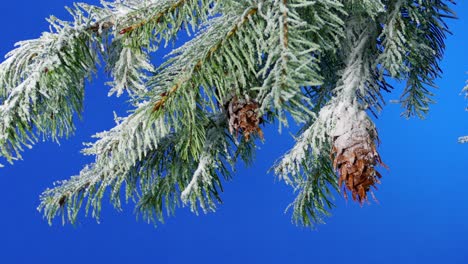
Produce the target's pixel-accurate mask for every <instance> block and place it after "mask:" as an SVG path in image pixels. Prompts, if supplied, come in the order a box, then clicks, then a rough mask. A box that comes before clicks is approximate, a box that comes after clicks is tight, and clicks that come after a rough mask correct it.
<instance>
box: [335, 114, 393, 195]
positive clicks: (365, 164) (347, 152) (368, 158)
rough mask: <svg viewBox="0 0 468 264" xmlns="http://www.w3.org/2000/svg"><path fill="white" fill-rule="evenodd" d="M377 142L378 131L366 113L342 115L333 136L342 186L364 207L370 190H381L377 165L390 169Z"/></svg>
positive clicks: (336, 164) (339, 182)
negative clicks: (383, 161) (381, 156)
mask: <svg viewBox="0 0 468 264" xmlns="http://www.w3.org/2000/svg"><path fill="white" fill-rule="evenodd" d="M376 141H378V138H377V131H376V130H375V128H374V126H373V124H372V123H371V121H370V120H369V118H368V116H367V114H366V112H365V111H363V110H355V109H347V110H346V111H344V112H343V115H342V116H339V118H338V122H337V127H336V129H335V131H334V133H333V149H332V158H333V167H334V169H335V170H337V171H338V173H339V179H338V185H339V186H340V188H341V187H342V188H343V190H344V195H345V197H347V191H349V192H351V194H352V198H353V200H354V201H358V202H359V203H361V204H362V203H363V202H364V201H366V200H367V193H368V192H369V191H370V188H371V187H374V188H377V187H376V186H375V185H376V184H377V183H380V181H379V179H380V178H381V177H382V176H381V174H380V173H379V172H378V171H376V170H375V166H377V165H382V166H384V167H386V166H385V164H383V163H382V160H381V159H380V155H379V153H378V152H377V149H376V143H375V142H376ZM343 185H344V186H343ZM371 194H372V193H371ZM372 195H373V194H372Z"/></svg>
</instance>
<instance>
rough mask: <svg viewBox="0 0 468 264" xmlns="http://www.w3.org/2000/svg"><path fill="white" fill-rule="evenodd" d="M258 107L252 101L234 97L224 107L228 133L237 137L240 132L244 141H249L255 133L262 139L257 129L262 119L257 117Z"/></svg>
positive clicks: (261, 134) (261, 133)
mask: <svg viewBox="0 0 468 264" xmlns="http://www.w3.org/2000/svg"><path fill="white" fill-rule="evenodd" d="M258 107H259V104H258V103H257V102H255V101H254V100H249V99H242V98H241V99H239V98H238V97H237V96H234V97H233V98H232V99H231V100H230V101H229V103H228V104H227V107H226V110H227V115H228V118H229V132H231V134H232V135H235V136H236V137H237V136H238V134H239V131H240V132H241V133H242V134H243V136H244V137H245V139H246V140H249V139H250V136H251V135H252V134H255V133H256V134H258V136H259V137H260V138H262V139H263V132H262V130H261V129H260V127H259V125H260V124H261V123H262V118H261V117H259V116H258V115H257V109H258Z"/></svg>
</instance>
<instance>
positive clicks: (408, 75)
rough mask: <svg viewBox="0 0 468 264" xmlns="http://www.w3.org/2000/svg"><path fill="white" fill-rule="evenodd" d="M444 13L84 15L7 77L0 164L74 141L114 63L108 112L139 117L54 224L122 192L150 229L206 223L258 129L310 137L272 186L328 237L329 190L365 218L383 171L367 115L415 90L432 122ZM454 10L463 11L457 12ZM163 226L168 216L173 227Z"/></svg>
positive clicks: (58, 26) (208, 10)
mask: <svg viewBox="0 0 468 264" xmlns="http://www.w3.org/2000/svg"><path fill="white" fill-rule="evenodd" d="M450 2H452V1H442V0H440V1H437V0H431V1H429V0H372V1H371V0H361V1H355V0H352V1H348V0H321V1H316V0H268V1H266V0H240V1H239V0H236V1H231V0H223V1H219V0H218V1H216V0H116V1H113V2H108V1H101V5H100V6H94V5H88V4H83V3H80V4H75V5H74V6H73V7H72V8H69V9H68V10H69V12H70V14H71V15H72V17H73V20H72V21H70V22H67V21H62V20H59V19H57V18H55V17H51V18H50V19H49V21H50V23H51V25H52V27H51V28H52V31H51V32H45V33H43V34H42V36H41V37H39V38H38V39H33V40H28V41H22V42H19V43H18V44H17V47H16V49H14V50H13V51H11V52H10V53H8V54H7V57H6V60H5V61H4V62H3V63H2V64H0V103H1V105H0V156H1V157H3V158H4V159H5V160H6V161H7V162H10V163H12V162H14V161H15V160H18V159H21V152H22V151H23V149H24V147H28V148H30V147H32V145H33V144H34V143H36V142H37V140H38V139H39V138H41V137H42V138H50V139H52V140H53V141H57V140H58V139H59V138H61V137H63V136H66V137H68V136H70V135H71V134H73V131H74V125H73V122H72V121H73V118H74V116H75V115H80V113H81V111H82V108H83V91H84V83H85V82H84V80H85V79H86V78H89V79H90V78H91V77H92V76H93V74H94V73H95V72H96V70H97V65H99V64H101V63H104V64H105V65H106V67H105V70H106V71H108V72H109V73H110V76H111V77H112V78H113V80H112V81H111V82H110V83H109V85H110V87H111V88H110V91H109V96H111V95H113V94H116V95H117V96H120V95H121V94H123V93H127V94H128V95H129V96H130V97H131V98H132V100H131V102H132V106H133V109H134V110H132V111H131V112H130V113H129V115H128V116H127V117H124V118H116V122H117V124H116V126H115V127H114V128H112V129H111V130H109V131H104V132H101V133H98V134H96V137H97V138H98V140H97V141H96V142H94V143H90V144H88V146H87V148H86V149H84V150H83V153H84V154H85V155H93V156H95V162H94V163H92V164H89V165H87V166H86V167H85V168H84V169H83V170H81V172H80V173H79V174H78V175H77V176H73V177H72V178H71V179H69V180H65V181H62V182H60V183H58V185H57V186H56V187H54V188H52V189H48V190H46V191H45V192H44V193H43V194H42V196H41V204H40V206H39V210H41V211H42V212H43V213H44V215H45V217H46V218H47V219H48V221H49V222H50V223H51V222H52V220H53V218H54V217H56V216H57V215H61V216H62V219H63V221H67V220H68V221H70V222H75V221H77V217H78V215H79V212H80V209H81V208H82V206H83V202H85V201H86V202H85V205H84V207H85V208H84V210H85V211H86V212H87V213H91V214H92V216H93V217H95V218H96V219H98V218H99V214H100V210H101V203H102V199H103V197H104V196H105V195H104V194H105V191H106V190H110V201H111V203H112V204H113V205H114V206H115V207H116V208H117V209H120V208H121V192H122V189H123V188H124V189H125V191H124V192H125V197H126V199H127V200H128V199H132V200H133V201H135V202H136V207H137V212H138V213H139V214H141V215H142V216H143V217H144V218H145V219H146V220H148V221H156V222H157V221H163V220H164V216H165V215H167V214H169V215H170V214H173V213H174V210H175V209H176V208H177V207H178V206H181V205H188V206H190V208H191V210H192V211H194V212H198V211H199V209H201V210H203V211H204V212H208V211H213V210H215V209H216V205H217V203H219V202H220V201H221V197H220V193H221V191H222V183H223V181H224V180H228V179H230V177H231V173H232V171H233V168H234V166H235V164H236V163H237V161H238V160H239V159H242V160H244V161H245V162H247V163H249V162H251V161H252V159H253V152H254V150H255V145H256V144H258V143H259V141H258V140H259V139H263V138H264V135H263V132H262V129H261V126H264V125H267V124H268V123H273V121H274V120H278V121H279V124H280V129H282V127H287V125H288V122H291V121H294V122H296V123H297V124H299V125H301V126H302V129H301V130H300V131H301V132H300V134H299V135H298V136H297V138H296V141H297V143H296V145H295V146H294V147H293V148H292V149H291V150H290V151H289V152H288V153H286V154H285V156H284V157H283V158H281V159H280V160H279V161H278V162H277V163H276V165H275V166H274V171H275V172H276V174H277V175H278V177H280V178H281V179H283V180H284V181H285V182H286V183H287V184H289V185H291V186H292V187H293V188H294V190H295V191H296V192H297V198H296V199H295V200H294V202H293V203H292V204H291V206H290V208H292V210H293V220H294V221H295V222H296V223H298V224H302V225H305V226H313V225H314V224H315V223H319V222H322V221H323V219H322V218H323V216H324V215H327V214H328V213H329V211H330V209H331V208H332V207H333V202H332V200H333V190H335V191H337V192H342V193H343V194H344V195H345V196H347V193H350V194H351V198H352V199H353V200H356V201H358V202H360V203H361V204H362V203H364V202H366V201H367V200H368V195H369V194H370V193H372V188H374V187H375V186H376V184H378V183H379V182H380V177H381V175H380V174H379V172H378V171H377V170H378V169H377V167H378V166H379V165H383V166H384V164H383V163H382V160H381V158H380V155H379V154H378V151H377V147H378V135H377V128H376V127H375V125H374V123H373V121H372V118H371V117H370V116H369V114H373V115H377V114H378V113H379V111H380V110H381V109H382V107H383V105H384V104H383V100H382V93H383V92H391V90H392V87H391V86H390V85H389V84H388V80H389V79H392V78H393V79H396V80H398V81H404V82H406V86H405V89H404V91H403V93H402V95H401V104H402V107H403V109H404V112H403V115H404V116H405V117H411V116H414V115H416V116H419V117H423V116H424V114H425V113H426V112H427V111H428V108H429V104H430V103H432V102H433V100H432V99H431V95H432V94H431V92H430V90H429V88H430V87H431V86H434V80H435V78H437V77H438V76H439V75H440V68H439V66H438V63H439V61H440V59H441V58H442V55H443V51H444V48H445V46H444V39H445V35H446V34H447V32H448V28H447V26H446V24H445V20H446V19H448V18H454V17H455V15H454V14H453V12H452V11H451V10H450V8H449V5H450V4H451V3H450ZM452 3H453V2H452ZM182 30H184V31H186V32H192V33H196V35H195V37H193V38H191V40H189V41H187V42H186V43H185V44H184V45H183V46H182V47H180V48H177V49H174V50H173V51H172V52H171V53H170V54H169V55H168V56H167V57H166V60H165V62H164V63H162V64H161V65H153V64H152V63H151V53H152V52H154V51H156V50H157V49H158V48H159V47H160V46H161V45H167V44H168V43H171V42H172V41H174V40H175V38H176V37H177V36H178V34H179V33H180V32H181V31H182ZM165 212H167V213H165Z"/></svg>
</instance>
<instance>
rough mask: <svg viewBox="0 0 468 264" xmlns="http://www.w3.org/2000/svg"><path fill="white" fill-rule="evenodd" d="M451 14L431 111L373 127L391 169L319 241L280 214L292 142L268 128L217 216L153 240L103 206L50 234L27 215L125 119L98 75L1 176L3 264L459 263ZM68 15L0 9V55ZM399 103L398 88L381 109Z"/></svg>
mask: <svg viewBox="0 0 468 264" xmlns="http://www.w3.org/2000/svg"><path fill="white" fill-rule="evenodd" d="M93 2H94V3H96V2H97V1H91V3H93ZM458 2H459V4H458V5H457V6H456V7H455V10H456V11H457V13H458V14H459V17H460V19H459V20H457V21H451V22H450V23H449V24H450V27H451V29H452V31H453V33H454V35H453V36H450V37H449V39H448V41H447V52H446V56H445V59H444V60H443V62H442V68H443V70H444V75H443V78H442V79H440V80H438V82H437V83H438V85H439V86H440V87H441V88H440V89H439V90H436V91H435V93H436V95H437V97H436V100H437V101H438V103H437V104H436V105H433V106H432V108H431V112H430V114H429V115H428V117H427V119H426V120H424V121H421V120H417V119H412V120H405V119H403V118H401V117H400V112H401V109H400V106H399V105H394V104H388V105H387V107H386V108H385V109H384V111H383V112H382V114H381V115H380V117H379V119H378V120H377V121H376V122H377V126H378V129H379V133H380V138H381V141H382V143H381V146H380V152H381V155H382V157H383V159H384V162H385V163H386V164H387V165H389V167H390V170H388V171H384V178H383V180H382V184H381V185H380V186H379V190H378V191H377V192H376V196H377V197H378V200H379V203H378V204H376V203H372V204H371V205H365V206H364V207H362V208H360V206H359V205H356V204H354V203H352V202H346V201H344V199H342V198H341V197H337V200H336V204H337V208H335V209H334V210H333V211H332V213H333V216H332V217H331V218H328V219H327V223H326V224H325V225H320V226H318V228H317V230H315V231H312V230H309V229H305V228H300V227H296V226H294V225H293V224H291V222H290V214H289V213H286V214H284V209H285V208H286V206H287V205H288V204H289V203H290V202H291V201H292V200H293V198H294V195H293V194H292V192H291V189H290V188H289V187H287V186H285V185H284V184H283V183H282V182H278V181H277V180H275V178H274V176H273V175H271V174H267V173H266V172H267V170H268V168H269V167H270V166H271V165H272V164H273V162H274V161H275V160H276V159H277V158H278V157H280V156H281V155H282V154H283V153H284V152H285V151H286V150H287V149H288V148H289V147H291V146H292V143H293V142H292V140H291V138H290V137H289V135H288V133H283V135H278V134H277V132H276V128H274V127H272V128H270V129H267V133H266V143H265V144H263V145H260V149H259V151H258V155H257V160H256V163H255V164H254V165H253V166H252V167H250V168H246V167H245V166H244V165H243V164H240V165H239V166H238V167H239V169H238V172H237V174H236V175H235V177H234V179H233V181H232V182H229V183H226V184H225V193H224V194H223V199H224V204H223V205H220V206H219V210H218V211H217V212H216V213H213V214H208V215H200V216H196V215H193V214H191V213H190V212H189V210H188V209H187V208H183V209H179V210H178V212H177V214H176V217H172V218H169V219H168V220H167V223H166V224H164V225H160V226H158V227H157V228H154V227H153V226H152V225H149V224H146V223H145V222H143V221H141V220H140V221H136V220H135V215H134V214H133V212H132V208H133V205H128V206H126V207H125V210H124V211H123V212H117V211H115V210H114V209H113V208H112V206H110V205H109V204H108V203H107V202H105V205H104V208H103V215H102V221H101V223H100V224H97V223H96V222H95V221H94V220H93V219H89V218H81V222H80V224H79V225H78V226H76V227H74V226H71V225H66V226H62V225H61V223H60V221H56V222H55V224H54V225H53V226H52V227H50V226H48V225H47V223H46V221H44V220H43V219H42V216H41V215H40V213H39V212H37V211H36V207H37V205H38V196H39V194H40V193H41V192H42V191H43V190H44V189H45V188H47V187H51V186H52V182H54V181H56V180H60V179H67V178H68V177H69V176H70V175H74V174H77V173H78V171H79V169H81V167H82V166H83V165H84V164H86V163H88V162H90V161H91V160H90V159H87V158H85V157H83V156H82V155H81V154H80V153H79V150H80V149H81V148H82V145H81V142H83V141H91V139H90V136H91V135H92V134H94V133H95V132H98V131H101V130H105V129H109V128H111V127H112V126H113V125H114V121H113V114H112V111H113V110H114V109H117V110H118V113H119V114H120V115H124V114H125V112H124V108H125V107H123V106H122V105H124V103H125V100H124V99H123V98H119V99H116V98H115V97H111V98H108V97H107V92H108V89H109V88H108V87H106V86H105V85H104V82H105V81H106V78H105V76H103V75H102V74H101V75H100V76H99V77H98V78H97V79H96V80H95V82H93V84H91V85H88V87H87V90H86V102H85V112H84V117H83V120H82V121H80V122H78V123H77V126H78V131H77V133H76V135H75V136H74V137H73V138H71V139H69V140H62V142H61V145H60V146H58V145H57V144H53V143H50V142H45V143H39V144H37V145H36V146H35V147H34V148H33V149H32V150H28V151H26V152H25V153H24V161H20V162H17V163H16V164H15V165H14V166H7V167H6V168H3V169H1V170H0V186H1V187H0V188H1V190H0V212H1V217H0V263H70V264H71V263H182V262H191V263H309V262H310V263H468V223H467V220H466V218H467V217H468V193H467V191H466V188H467V186H468V177H466V176H467V175H466V174H467V171H468V163H467V162H466V161H467V159H468V145H461V144H458V143H457V137H458V136H462V135H465V134H468V113H467V112H464V108H465V106H466V105H467V101H466V100H465V98H464V97H463V96H462V95H461V94H460V91H461V89H462V87H463V86H464V85H465V80H466V79H468V75H467V74H466V72H467V71H468V48H467V45H468V3H467V2H466V1H458ZM70 4H71V1H57V0H55V1H33V0H17V1H3V2H2V4H1V5H0V11H1V15H0V36H1V42H0V55H1V56H3V55H4V54H6V53H7V52H8V51H9V50H10V49H11V48H12V47H13V44H14V43H15V42H16V41H19V40H24V39H30V38H36V37H38V36H39V33H40V32H42V31H44V30H47V28H48V27H47V23H46V22H45V20H44V18H45V17H47V16H49V15H51V14H55V15H57V16H58V17H65V18H67V17H68V16H67V15H66V13H65V11H64V9H63V6H64V5H70ZM400 93H401V86H400V87H397V89H396V91H395V92H394V93H393V94H391V95H389V96H387V99H388V100H390V99H398V97H399V94H400Z"/></svg>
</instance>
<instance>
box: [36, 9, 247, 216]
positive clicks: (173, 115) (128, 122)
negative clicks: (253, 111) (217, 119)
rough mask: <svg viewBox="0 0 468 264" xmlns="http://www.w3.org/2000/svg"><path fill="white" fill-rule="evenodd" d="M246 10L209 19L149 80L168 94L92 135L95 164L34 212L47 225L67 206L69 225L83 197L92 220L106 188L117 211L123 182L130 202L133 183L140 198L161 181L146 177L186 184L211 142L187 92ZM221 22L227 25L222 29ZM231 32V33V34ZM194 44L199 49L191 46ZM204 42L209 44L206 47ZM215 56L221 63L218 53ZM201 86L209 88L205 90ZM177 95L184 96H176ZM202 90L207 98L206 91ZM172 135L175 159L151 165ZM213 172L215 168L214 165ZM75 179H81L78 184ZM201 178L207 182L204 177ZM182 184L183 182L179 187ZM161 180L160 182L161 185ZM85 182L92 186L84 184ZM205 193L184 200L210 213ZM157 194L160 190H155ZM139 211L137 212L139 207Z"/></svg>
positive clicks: (194, 95)
mask: <svg viewBox="0 0 468 264" xmlns="http://www.w3.org/2000/svg"><path fill="white" fill-rule="evenodd" d="M243 9H244V8H243ZM251 10H253V9H252V8H247V9H246V11H242V13H240V14H244V15H241V16H239V15H234V14H231V15H229V14H226V15H225V16H224V17H220V18H216V19H214V20H213V24H212V30H211V31H210V32H207V33H205V34H203V35H200V36H201V37H200V38H197V39H195V40H193V41H192V42H190V43H188V44H186V45H185V46H184V47H182V48H181V49H180V50H181V51H183V52H182V53H181V54H180V55H178V56H176V57H175V58H174V59H172V60H169V61H168V62H167V65H166V66H165V67H164V68H162V70H161V71H160V72H158V74H157V75H155V77H154V79H153V80H152V84H151V86H150V87H151V88H152V91H153V92H155V93H159V92H161V91H167V89H168V88H169V87H172V88H171V90H170V91H172V92H170V91H169V92H166V94H162V95H159V96H154V97H153V99H152V100H151V101H148V102H146V103H144V104H143V105H140V106H139V107H138V110H137V112H135V113H134V114H132V115H131V116H129V117H127V118H126V119H124V121H123V122H121V123H120V124H119V125H118V126H117V127H115V128H113V129H112V130H110V131H109V132H103V133H101V134H98V135H97V136H98V137H100V138H101V139H100V140H99V141H97V142H96V143H94V144H92V145H90V148H88V149H86V150H84V153H85V154H88V155H95V156H96V162H95V163H94V164H93V165H91V166H88V167H87V168H85V169H84V170H83V171H82V172H81V173H80V175H79V176H78V177H74V178H72V179H76V180H71V181H65V182H63V183H62V184H61V185H60V186H59V187H57V188H54V189H52V190H48V191H46V192H45V193H44V194H43V195H42V198H41V200H42V204H41V206H40V207H39V210H43V211H44V213H45V215H46V216H47V218H48V220H49V221H51V220H52V218H53V217H54V216H55V214H56V213H58V212H60V210H59V209H60V208H63V206H65V205H66V206H68V211H69V212H71V213H69V214H68V218H69V220H70V221H71V222H74V221H75V220H76V213H77V212H78V210H79V209H80V207H81V204H80V203H76V202H74V201H76V199H78V197H80V198H81V197H88V206H87V207H89V206H92V207H93V217H96V218H97V217H98V216H99V211H100V206H101V199H102V195H103V193H104V190H105V189H106V188H111V190H112V191H111V201H112V202H113V204H114V205H115V206H116V207H117V208H120V195H119V190H120V188H121V186H122V184H123V183H124V182H127V188H126V196H127V199H128V198H130V197H134V195H136V194H137V184H136V183H134V182H136V181H137V180H136V179H137V178H139V177H141V178H140V180H139V185H140V186H139V187H138V188H140V189H141V190H142V192H143V193H146V192H147V191H148V190H151V189H152V186H154V184H157V183H158V182H160V181H161V180H152V179H153V177H152V176H151V175H154V177H156V178H158V177H160V178H165V177H163V175H164V174H166V173H167V174H171V173H172V172H177V173H175V174H174V176H173V177H175V176H177V177H180V179H176V181H177V182H178V183H179V186H180V188H185V186H187V185H189V182H190V176H191V175H193V173H194V171H196V166H194V164H197V163H199V162H200V161H201V160H202V158H203V159H205V160H206V159H207V158H208V157H209V155H208V154H207V150H206V144H208V143H209V144H212V143H211V141H207V142H206V143H205V138H206V135H207V133H208V131H207V130H206V128H204V126H203V124H204V123H206V120H207V113H205V112H204V111H202V110H204V109H203V108H200V107H198V106H197V105H206V103H204V102H202V101H201V100H202V99H203V98H201V97H200V94H199V92H198V91H196V90H192V91H190V90H188V89H189V88H193V87H200V86H199V85H200V84H199V83H198V82H200V81H206V79H204V78H200V76H199V72H198V71H201V70H204V71H208V70H210V68H209V67H208V66H209V65H200V64H199V62H200V57H202V58H203V57H205V56H210V58H211V59H213V60H215V61H214V62H216V61H217V60H216V59H217V58H218V57H217V55H216V51H218V52H219V51H220V50H221V49H226V47H224V46H223V45H225V44H226V45H227V44H229V41H228V39H227V38H226V37H227V36H228V37H229V38H232V37H233V36H234V34H233V33H231V32H234V33H236V32H237V29H238V28H240V26H241V25H243V24H245V21H246V17H248V16H249V15H251V14H253V13H252V12H251ZM238 11H239V10H238ZM216 23H218V24H216ZM226 23H227V24H230V25H231V26H230V27H225V25H226ZM234 29H235V31H233V30H234ZM197 42H198V43H199V44H197V45H192V44H195V43H197ZM206 43H210V44H208V45H207V44H206ZM176 52H178V51H176ZM207 54H208V55H207ZM219 56H220V58H222V56H223V54H221V55H219ZM224 56H226V55H224ZM215 66H216V65H215V64H211V67H215ZM215 69H216V68H215ZM174 87H177V89H175V88H174ZM204 87H209V86H206V85H205V86H204ZM158 91H159V92H158ZM181 91H184V92H185V93H180V92H181ZM205 91H207V93H208V90H205ZM157 98H159V99H157ZM163 98H165V99H163ZM161 100H164V107H162V105H161V108H160V109H157V110H158V111H156V112H154V105H155V101H156V104H157V102H161ZM207 100H212V99H207ZM213 109H216V108H213ZM181 119H182V120H186V121H188V123H181V122H180V120H181ZM172 133H176V134H177V135H179V136H178V137H177V141H175V142H173V144H174V145H175V146H173V147H172V148H171V149H172V150H173V152H174V153H175V155H177V158H171V157H170V156H169V157H167V158H166V157H165V158H164V159H163V160H159V161H154V160H151V157H152V155H153V154H151V153H155V152H156V153H157V152H158V149H160V148H161V147H160V146H159V142H160V141H161V140H163V139H164V138H166V137H168V136H169V135H170V134H172ZM223 138H224V136H223ZM176 143H177V144H176ZM204 146H205V147H204ZM166 148H167V147H166ZM204 149H205V150H204ZM225 149H227V148H226V147H225V148H224V149H223V151H224V152H225V151H226V150H225ZM219 151H220V150H219V149H217V151H211V150H209V151H208V152H209V153H212V154H213V153H218V152H219ZM148 159H149V160H148ZM212 160H213V159H212ZM150 161H151V162H150ZM194 162H195V163H194ZM142 164H147V165H142ZM152 164H168V165H164V166H163V169H162V170H156V171H155V170H154V169H151V170H150V169H148V167H151V166H155V165H152ZM213 164H214V163H211V165H210V166H211V168H212V169H210V171H211V172H213V170H214V167H212V166H213ZM216 164H217V163H216ZM166 166H168V167H166ZM90 168H91V169H90ZM136 168H138V169H136ZM219 168H221V167H220V166H218V169H219ZM220 170H221V169H220ZM142 171H149V172H150V173H149V175H146V176H147V177H143V175H142V176H139V175H140V173H142ZM221 171H223V172H225V171H226V170H225V169H222V170H221ZM142 174H143V173H142ZM132 177H135V179H134V180H133V181H132V180H130V179H131V178H132ZM166 177H168V176H166ZM213 177H214V176H213ZM80 178H83V179H84V180H80ZM170 179H171V177H168V180H170ZM204 179H208V176H206V174H205V176H204ZM184 180H185V181H187V182H186V183H184ZM162 181H163V182H166V181H167V180H162ZM210 181H211V180H210ZM210 181H209V182H210ZM90 182H92V183H93V184H90ZM132 182H133V183H132ZM195 182H196V183H195ZM195 182H194V183H193V184H197V185H198V186H204V185H203V184H201V183H199V181H198V180H197V179H195ZM216 182H219V180H217V181H216ZM77 183H79V184H77ZM96 185H98V186H99V188H97V187H96ZM69 186H72V190H74V191H69V189H70V187H69ZM206 186H207V187H204V188H205V189H206V188H212V186H213V185H212V184H208V185H206ZM173 188H176V186H174V187H171V188H169V190H173ZM200 188H201V187H200ZM166 189H167V188H166ZM202 189H203V188H202ZM205 189H203V190H200V189H197V190H195V191H193V192H192V191H191V190H190V189H188V190H187V192H186V196H185V197H186V198H189V199H188V200H190V202H191V204H192V209H193V210H195V208H196V207H195V203H196V201H197V199H198V200H199V201H201V205H202V208H203V209H204V210H210V208H213V202H212V200H211V199H212V198H210V197H211V196H210V195H208V194H210V193H212V192H213V191H211V192H210V191H204V190H205ZM95 190H97V191H95ZM163 190H165V189H161V191H163ZM153 193H154V191H153ZM205 196H206V197H205ZM64 197H65V198H64ZM204 199H208V201H209V203H205V202H204V201H205V200H204ZM63 200H66V201H69V203H67V204H65V203H63V202H62V203H61V202H60V201H63ZM188 200H186V201H188ZM161 203H162V201H161ZM140 206H141V207H143V206H144V204H143V205H140Z"/></svg>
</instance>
